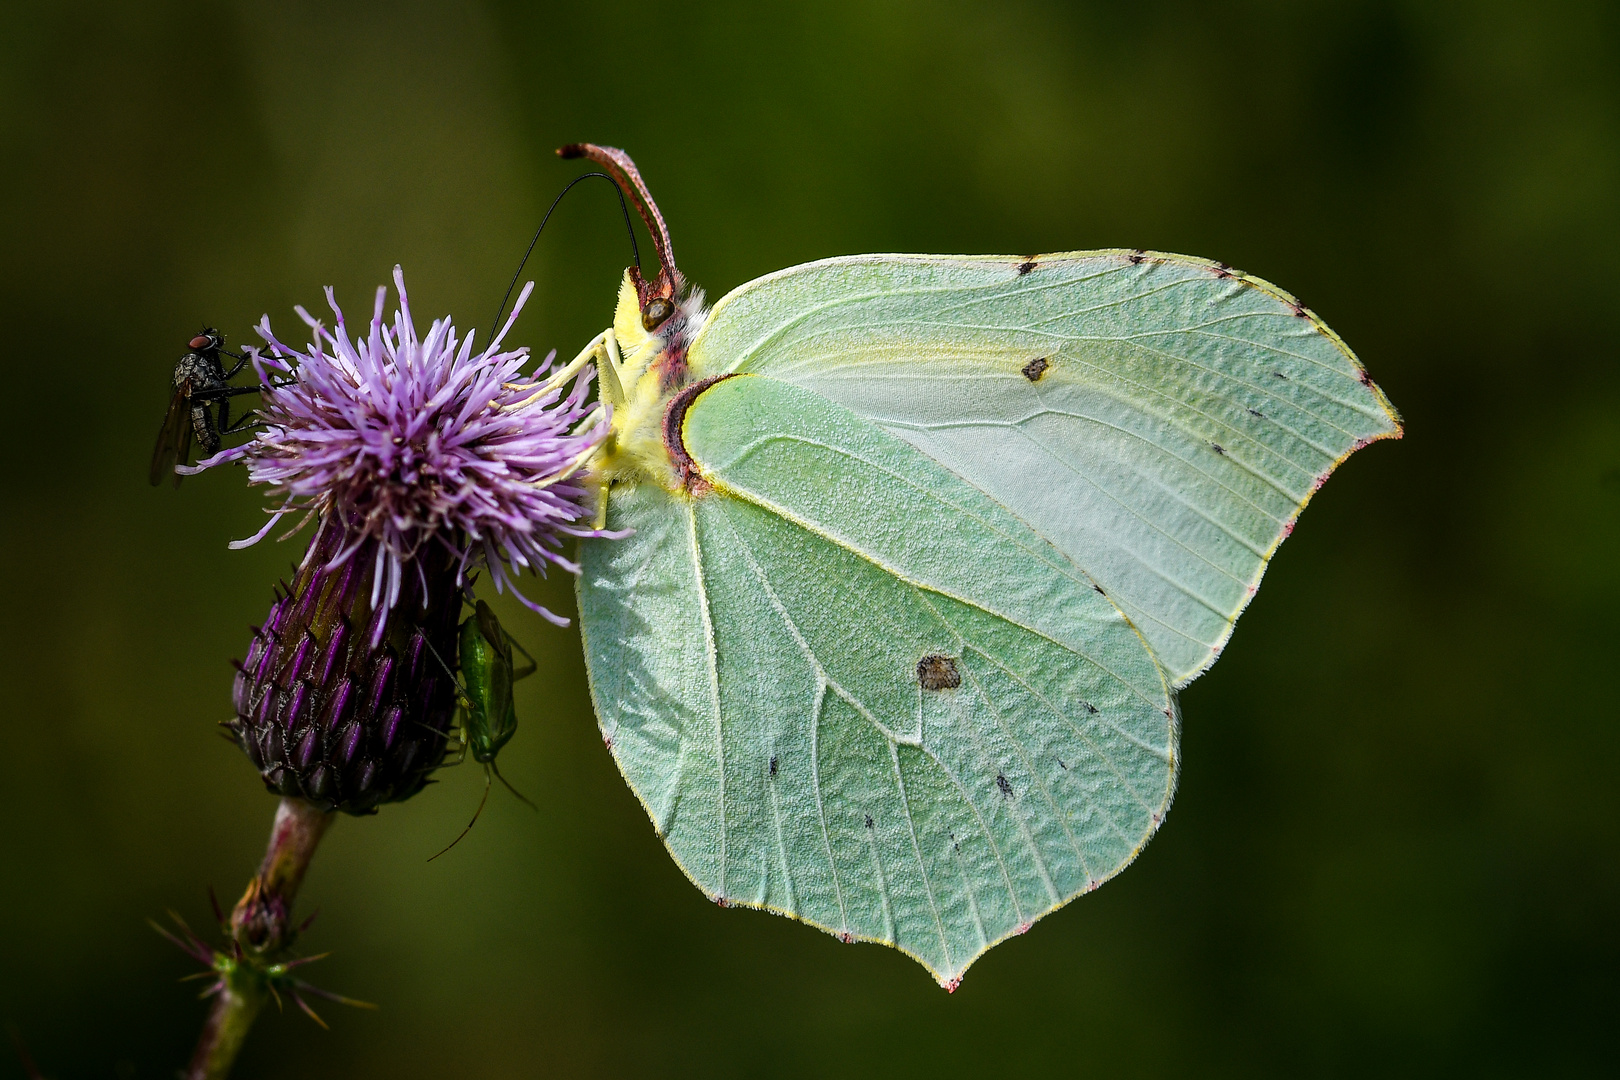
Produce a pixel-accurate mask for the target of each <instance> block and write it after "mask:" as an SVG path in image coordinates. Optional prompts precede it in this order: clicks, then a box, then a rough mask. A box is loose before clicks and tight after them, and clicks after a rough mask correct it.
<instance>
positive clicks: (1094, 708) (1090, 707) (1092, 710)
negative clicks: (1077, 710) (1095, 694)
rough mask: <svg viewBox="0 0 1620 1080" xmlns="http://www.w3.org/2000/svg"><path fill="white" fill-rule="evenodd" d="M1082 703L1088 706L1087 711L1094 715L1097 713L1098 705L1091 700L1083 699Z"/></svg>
mask: <svg viewBox="0 0 1620 1080" xmlns="http://www.w3.org/2000/svg"><path fill="white" fill-rule="evenodd" d="M1080 704H1082V705H1084V706H1085V707H1086V712H1088V713H1090V714H1091V715H1093V716H1096V715H1097V706H1095V705H1093V704H1092V703H1091V702H1089V701H1082V702H1081V703H1080Z"/></svg>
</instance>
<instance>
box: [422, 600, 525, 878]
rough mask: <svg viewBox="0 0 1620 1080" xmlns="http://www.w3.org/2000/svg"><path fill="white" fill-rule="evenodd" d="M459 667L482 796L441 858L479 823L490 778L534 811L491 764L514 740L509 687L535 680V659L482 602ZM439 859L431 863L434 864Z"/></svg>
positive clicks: (465, 724)
mask: <svg viewBox="0 0 1620 1080" xmlns="http://www.w3.org/2000/svg"><path fill="white" fill-rule="evenodd" d="M514 648H515V649H516V650H517V651H518V652H520V653H522V654H523V658H524V659H525V660H527V661H528V664H527V665H525V666H524V667H522V668H519V667H517V665H516V661H515V659H514V657H513V655H512V650H513V649H514ZM459 666H460V668H461V680H460V686H459V689H460V691H461V743H462V753H463V754H467V753H470V754H472V757H473V760H474V761H477V762H480V763H482V764H483V766H484V796H483V798H481V799H479V800H478V809H477V811H475V812H474V813H473V816H472V821H469V822H468V823H467V828H465V829H463V830H462V831H461V836H458V837H456V838H455V839H454V840H453V841H451V842H450V846H449V847H446V848H445V849H444V851H441V852H439V855H443V854H444V852H445V851H449V850H450V848H453V847H455V846H456V845H457V844H459V843H460V842H461V837H462V836H466V835H467V833H468V832H469V831H470V830H471V829H472V827H473V825H474V824H476V823H477V821H478V816H479V815H480V814H482V813H483V812H484V803H485V802H486V801H488V799H489V787H490V778H491V776H493V777H495V778H496V779H498V780H500V782H501V783H503V784H506V788H507V790H508V791H510V792H511V793H512V794H513V795H516V796H517V797H518V798H519V799H523V801H524V802H525V803H528V805H529V806H531V807H533V806H534V804H533V803H531V802H529V800H528V799H524V798H523V795H522V794H521V793H520V792H519V791H518V790H517V789H516V788H514V787H513V786H512V785H511V784H509V783H507V781H506V777H504V776H502V775H501V772H500V768H499V767H498V766H497V765H496V764H495V757H496V755H498V754H499V753H500V752H501V748H502V747H504V746H505V745H506V744H507V743H509V742H511V741H512V736H513V735H516V734H517V707H516V706H515V705H514V703H513V701H512V684H513V683H515V682H517V681H518V680H519V679H523V678H527V677H528V676H530V675H532V674H534V672H535V669H536V667H537V666H538V665H537V664H536V663H535V660H534V657H532V656H530V655H529V652H528V650H527V649H525V648H524V647H523V646H522V645H520V644H518V642H517V640H516V639H515V638H513V637H512V635H511V634H508V633H507V632H506V630H505V628H503V627H502V626H501V623H500V620H499V619H497V618H496V617H495V612H494V611H492V610H490V606H489V605H488V604H486V603H485V602H484V601H482V600H480V601H478V603H477V605H476V606H475V607H474V609H473V614H471V615H469V616H467V618H466V619H465V620H464V621H463V622H462V624H461V655H460V664H459ZM439 855H435V856H433V858H434V859H437V858H438V857H439ZM428 861H429V862H431V861H432V860H431V859H430V860H428Z"/></svg>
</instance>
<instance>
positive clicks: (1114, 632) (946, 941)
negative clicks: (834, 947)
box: [579, 377, 1178, 986]
mask: <svg viewBox="0 0 1620 1080" xmlns="http://www.w3.org/2000/svg"><path fill="white" fill-rule="evenodd" d="M682 430H683V434H684V441H685V446H686V448H687V450H688V451H689V452H690V454H691V455H692V457H693V459H694V460H695V461H696V463H697V465H698V467H699V469H700V470H701V473H702V475H703V477H705V478H706V480H707V481H708V482H709V483H710V484H712V485H713V487H712V489H711V490H709V491H708V492H707V493H703V494H700V495H699V496H698V497H695V498H694V497H688V496H685V495H673V494H670V493H669V492H667V491H665V490H663V489H662V488H660V487H658V486H656V485H654V484H652V483H642V484H640V485H637V486H629V487H626V486H620V487H616V488H615V489H613V492H612V494H611V496H610V500H609V510H608V525H609V527H611V528H615V529H620V528H633V529H635V530H636V532H635V534H634V535H633V536H631V537H629V538H627V539H624V540H618V541H590V542H587V543H585V544H584V545H583V548H582V553H581V555H582V557H581V562H582V573H581V576H580V579H579V598H580V614H581V621H582V627H583V631H584V636H585V647H586V655H587V658H588V660H589V665H590V673H591V686H592V693H593V696H594V698H595V701H596V705H597V709H598V713H599V715H600V717H601V722H602V729H603V733H604V735H605V737H606V739H607V741H608V743H609V745H610V746H611V747H612V750H613V753H614V755H615V757H616V758H617V760H618V762H619V765H620V768H621V769H622V770H623V772H624V774H625V777H626V778H627V779H628V780H629V782H630V784H631V786H632V787H633V788H634V790H635V791H636V793H637V794H638V796H639V797H640V798H641V800H642V802H643V803H644V805H645V806H646V808H647V811H648V813H649V815H650V816H651V817H652V820H653V823H654V825H655V826H656V828H657V829H658V832H659V834H660V835H661V836H662V837H663V839H664V842H665V843H666V844H667V845H668V847H669V850H670V853H671V854H672V855H673V856H674V857H675V859H676V861H677V862H678V863H679V864H680V866H681V867H682V869H684V870H685V872H686V873H687V874H688V876H690V877H691V878H692V880H693V881H694V882H695V883H696V884H697V885H698V887H699V888H700V889H702V890H703V891H704V892H705V893H707V894H708V895H709V896H710V897H712V898H714V899H716V900H718V901H721V902H725V903H736V904H742V905H748V906H756V907H764V908H769V909H772V910H776V911H780V912H782V913H785V914H789V915H793V916H796V917H798V918H801V919H803V920H805V921H807V922H810V923H813V924H815V925H818V926H820V927H822V928H824V929H826V930H829V931H830V932H832V933H835V934H838V935H840V936H842V937H844V938H845V939H846V940H871V941H881V942H885V943H888V944H891V945H894V946H897V947H898V948H900V949H902V950H904V951H905V952H907V953H909V954H910V955H912V956H913V957H915V958H916V959H918V960H919V961H921V962H922V963H923V964H924V965H926V966H927V967H928V968H929V969H930V970H931V971H932V972H933V973H934V974H935V976H936V977H937V978H938V979H939V980H940V981H941V982H942V983H943V984H945V985H947V986H954V985H955V982H956V980H958V979H959V978H960V976H961V973H962V972H963V970H964V969H965V968H966V967H967V965H968V964H969V963H970V962H971V961H972V960H973V959H974V958H975V957H977V956H978V955H979V954H981V953H982V952H983V951H984V950H985V949H987V948H989V947H990V946H991V945H992V944H994V943H995V942H996V941H998V940H1000V939H1002V938H1005V937H1006V936H1008V935H1010V934H1013V933H1017V932H1020V931H1022V930H1023V929H1026V928H1027V927H1028V926H1029V924H1030V923H1031V922H1032V921H1033V920H1035V919H1036V918H1039V917H1040V916H1041V915H1043V914H1045V913H1047V912H1049V911H1051V910H1053V909H1054V908H1056V907H1058V906H1060V905H1061V904H1063V903H1065V902H1066V901H1068V900H1069V899H1071V898H1073V897H1074V896H1076V895H1078V894H1079V893H1082V892H1085V891H1087V890H1088V889H1090V888H1094V887H1095V886H1096V885H1098V884H1099V883H1101V882H1102V881H1104V880H1106V879H1107V878H1108V877H1110V876H1112V875H1113V874H1115V873H1117V872H1118V871H1119V870H1120V869H1121V868H1122V867H1124V865H1125V864H1126V863H1128V862H1129V861H1130V860H1131V858H1132V857H1134V856H1135V854H1136V853H1137V852H1138V851H1139V850H1140V849H1141V848H1142V845H1143V844H1145V843H1146V842H1147V840H1148V838H1149V837H1150V836H1151V835H1152V833H1153V831H1154V829H1155V828H1156V827H1157V826H1158V823H1159V822H1160V821H1161V820H1162V819H1163V815H1164V812H1165V810H1166V809H1167V807H1168V805H1169V801H1170V797H1171V794H1172V792H1173V790H1174V785H1175V774H1176V762H1177V735H1178V726H1177V714H1176V706H1175V701H1174V696H1173V694H1172V692H1171V691H1170V689H1169V687H1168V685H1167V683H1166V681H1165V678H1164V675H1163V672H1162V671H1161V670H1160V668H1159V666H1158V665H1157V663H1156V662H1155V660H1154V658H1153V655H1152V653H1151V652H1150V650H1149V649H1148V648H1147V646H1146V644H1145V643H1144V641H1143V640H1142V638H1141V636H1140V635H1139V634H1138V633H1137V631H1136V629H1135V628H1134V627H1133V626H1132V625H1131V624H1130V622H1129V621H1128V620H1127V619H1126V618H1125V617H1124V616H1123V615H1122V614H1121V613H1120V611H1119V610H1118V608H1116V607H1115V606H1114V605H1113V604H1111V603H1109V601H1108V600H1107V599H1106V598H1105V597H1104V596H1103V595H1102V594H1101V593H1100V592H1098V591H1097V590H1096V588H1095V587H1094V584H1093V583H1092V581H1091V580H1090V579H1089V578H1088V577H1087V576H1086V575H1085V573H1084V572H1082V571H1081V570H1080V569H1079V568H1078V567H1077V566H1075V565H1074V564H1073V562H1071V561H1070V560H1069V559H1067V558H1066V557H1065V556H1064V555H1063V554H1062V553H1061V552H1059V551H1058V550H1057V549H1056V548H1054V547H1053V546H1052V545H1050V544H1049V543H1047V542H1046V541H1045V540H1043V539H1042V538H1041V537H1039V536H1037V535H1036V534H1035V533H1034V532H1033V531H1031V530H1030V528H1029V527H1028V526H1027V525H1025V524H1024V523H1023V522H1021V521H1020V520H1018V518H1017V517H1016V516H1014V515H1013V514H1011V513H1009V512H1008V511H1007V509H1006V508H1005V507H1003V506H1001V505H1000V504H998V503H997V502H995V501H994V500H992V499H990V498H988V497H987V496H986V495H985V494H984V493H983V492H981V491H980V490H978V489H977V488H975V487H974V486H972V485H971V484H968V483H966V482H965V481H963V480H962V479H961V478H960V477H958V476H956V475H955V474H953V473H952V472H951V471H950V470H948V469H946V468H944V467H942V466H941V465H940V464H939V463H938V462H936V461H934V460H932V459H931V458H929V457H928V456H927V455H925V454H923V453H921V452H919V451H918V450H917V449H916V448H915V447H913V446H911V445H910V444H908V443H907V442H905V441H903V440H901V439H898V438H895V437H894V436H891V435H889V434H887V433H886V432H884V431H882V430H880V429H879V428H877V427H875V426H873V425H871V424H868V423H866V422H864V421H863V420H861V419H860V418H859V417H857V416H855V415H854V414H852V413H851V412H849V411H848V410H846V409H845V408H843V407H842V406H839V405H836V404H834V403H832V402H829V401H827V400H826V399H825V398H822V397H820V396H818V395H816V394H813V393H810V392H807V391H805V390H803V389H800V388H796V387H793V386H791V385H789V384H786V383H782V382H779V381H777V380H774V379H770V378H758V377H742V378H732V379H726V380H722V381H721V382H719V383H716V384H715V385H713V386H711V387H709V388H707V389H706V390H703V391H702V392H701V393H700V394H699V395H698V396H697V397H696V400H695V402H694V403H693V404H692V405H691V407H690V409H689V411H688V412H687V414H686V420H685V423H684V426H683V429H682Z"/></svg>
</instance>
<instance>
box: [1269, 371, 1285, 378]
mask: <svg viewBox="0 0 1620 1080" xmlns="http://www.w3.org/2000/svg"><path fill="white" fill-rule="evenodd" d="M1271 374H1272V376H1273V377H1274V378H1278V379H1287V378H1288V376H1286V375H1284V374H1283V373H1282V372H1280V371H1273V372H1272V373H1271Z"/></svg>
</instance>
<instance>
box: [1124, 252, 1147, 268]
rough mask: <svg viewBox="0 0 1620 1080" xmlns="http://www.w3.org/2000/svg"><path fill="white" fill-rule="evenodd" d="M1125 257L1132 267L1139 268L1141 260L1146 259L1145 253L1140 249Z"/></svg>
mask: <svg viewBox="0 0 1620 1080" xmlns="http://www.w3.org/2000/svg"><path fill="white" fill-rule="evenodd" d="M1125 257H1126V258H1127V259H1129V260H1130V261H1131V265H1132V266H1140V265H1141V263H1142V260H1143V259H1145V258H1147V252H1145V251H1143V250H1142V249H1141V248H1137V249H1136V250H1135V251H1133V252H1131V253H1130V254H1129V255H1127V256H1125Z"/></svg>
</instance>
